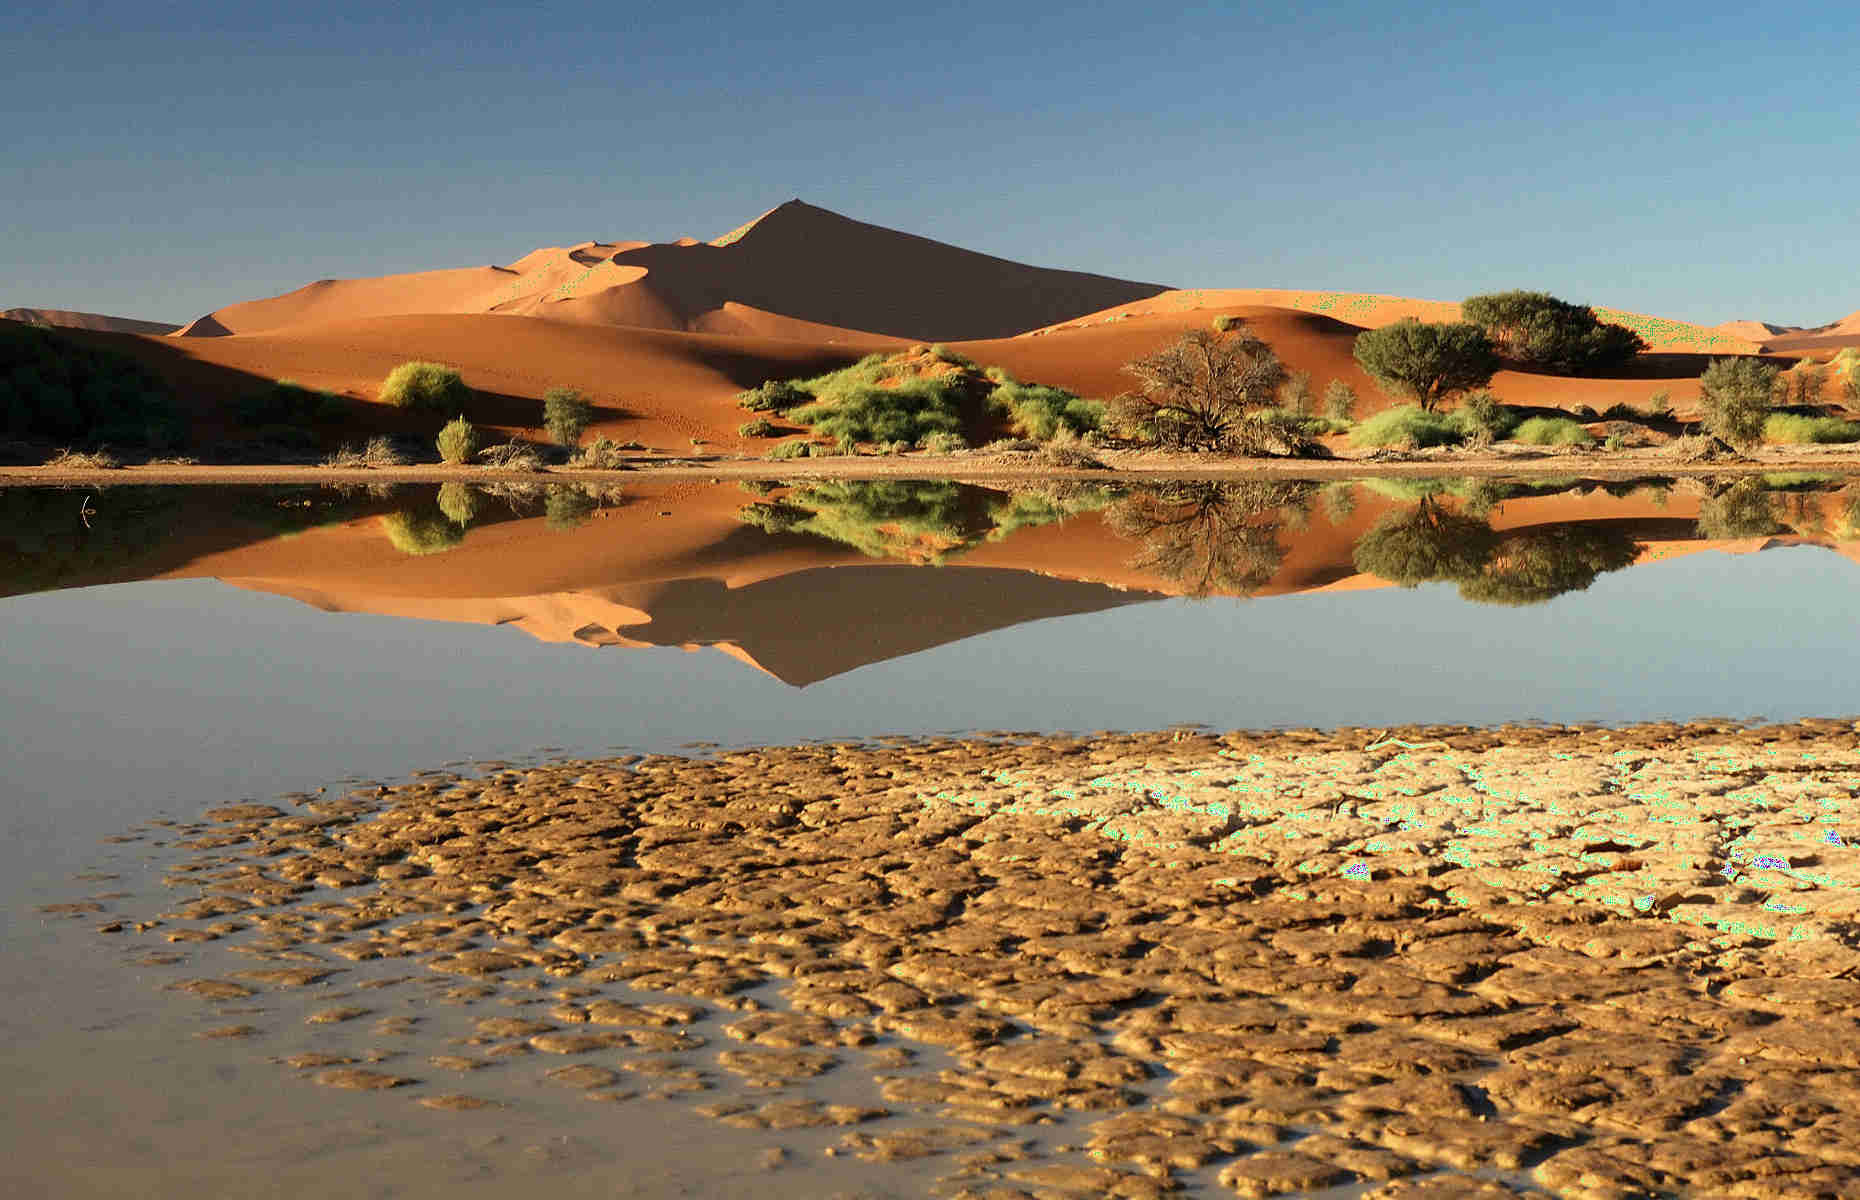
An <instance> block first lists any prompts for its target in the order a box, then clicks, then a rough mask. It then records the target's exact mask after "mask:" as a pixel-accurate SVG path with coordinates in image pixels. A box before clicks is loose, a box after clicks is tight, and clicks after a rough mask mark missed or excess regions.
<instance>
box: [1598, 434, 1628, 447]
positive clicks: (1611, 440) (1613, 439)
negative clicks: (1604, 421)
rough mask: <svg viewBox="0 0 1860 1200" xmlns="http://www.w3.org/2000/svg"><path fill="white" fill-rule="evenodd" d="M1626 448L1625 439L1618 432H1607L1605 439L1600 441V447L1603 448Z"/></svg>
mask: <svg viewBox="0 0 1860 1200" xmlns="http://www.w3.org/2000/svg"><path fill="white" fill-rule="evenodd" d="M1626 448H1627V439H1626V438H1624V437H1622V436H1621V435H1620V434H1618V433H1611V434H1609V435H1608V437H1607V439H1606V440H1604V441H1603V442H1602V449H1604V450H1624V449H1626Z"/></svg>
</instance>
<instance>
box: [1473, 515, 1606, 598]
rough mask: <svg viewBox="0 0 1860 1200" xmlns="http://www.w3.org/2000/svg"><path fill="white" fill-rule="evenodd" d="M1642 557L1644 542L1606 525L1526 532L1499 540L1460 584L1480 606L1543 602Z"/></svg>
mask: <svg viewBox="0 0 1860 1200" xmlns="http://www.w3.org/2000/svg"><path fill="white" fill-rule="evenodd" d="M1638 557H1640V545H1639V543H1637V542H1635V541H1634V539H1633V538H1631V537H1629V536H1627V535H1626V534H1625V533H1622V532H1620V531H1619V530H1617V529H1614V528H1611V527H1610V526H1607V525H1577V524H1571V525H1552V526H1550V527H1548V528H1545V529H1521V530H1518V531H1516V532H1513V533H1507V534H1504V535H1502V536H1501V537H1500V538H1499V539H1498V543H1497V545H1496V546H1495V547H1494V548H1493V550H1492V555H1491V557H1490V558H1488V559H1486V561H1485V565H1484V567H1483V568H1482V569H1481V570H1480V572H1479V573H1478V574H1477V575H1474V576H1472V577H1471V578H1469V579H1462V580H1461V581H1460V595H1462V596H1464V597H1466V598H1467V599H1468V600H1474V601H1477V602H1478V603H1480V604H1512V605H1524V604H1542V603H1543V602H1544V601H1546V600H1549V599H1552V598H1554V597H1556V596H1561V595H1562V594H1563V593H1564V592H1580V591H1582V590H1583V589H1584V588H1586V587H1588V586H1589V585H1590V584H1591V583H1594V582H1595V577H1596V576H1597V575H1600V574H1602V573H1604V572H1606V571H1619V570H1620V569H1621V568H1622V567H1625V566H1628V565H1630V564H1631V563H1633V561H1634V560H1635V559H1636V558H1638Z"/></svg>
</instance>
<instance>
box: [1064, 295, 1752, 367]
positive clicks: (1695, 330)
mask: <svg viewBox="0 0 1860 1200" xmlns="http://www.w3.org/2000/svg"><path fill="white" fill-rule="evenodd" d="M1257 305H1267V306H1270V307H1273V308H1292V309H1298V310H1300V311H1302V312H1311V313H1319V314H1321V315H1323V316H1327V317H1335V318H1337V319H1338V320H1340V321H1347V322H1349V323H1350V324H1352V325H1357V326H1361V327H1364V328H1370V329H1373V328H1377V327H1379V326H1383V325H1390V324H1393V323H1394V322H1396V321H1399V320H1401V319H1402V318H1404V317H1413V318H1415V319H1416V320H1418V321H1457V320H1459V319H1460V305H1459V302H1458V301H1457V300H1414V299H1410V298H1408V297H1405V296H1383V295H1377V294H1374V293H1371V292H1313V291H1294V290H1291V289H1286V288H1187V289H1181V290H1177V291H1170V292H1164V293H1161V294H1160V295H1157V296H1152V297H1150V298H1148V299H1145V300H1142V301H1137V302H1133V303H1129V304H1121V305H1115V306H1112V307H1110V308H1107V309H1105V310H1103V311H1101V312H1095V313H1090V314H1088V315H1086V316H1083V317H1078V318H1076V319H1074V320H1071V321H1066V322H1059V323H1057V324H1058V326H1059V327H1060V328H1063V327H1066V326H1069V325H1070V326H1079V325H1103V324H1108V323H1110V322H1112V321H1118V320H1126V319H1128V318H1129V317H1131V316H1137V315H1141V314H1148V313H1167V312H1205V313H1207V314H1208V315H1209V316H1210V317H1212V316H1214V315H1215V314H1217V313H1222V312H1225V311H1227V310H1228V309H1229V308H1233V307H1249V306H1257ZM1593 307H1594V309H1595V315H1596V316H1598V317H1600V318H1601V319H1602V320H1604V321H1610V322H1613V323H1615V324H1617V325H1626V326H1627V327H1628V328H1630V329H1632V330H1634V331H1635V332H1636V333H1638V334H1640V336H1641V337H1642V338H1643V339H1645V340H1646V342H1647V345H1648V347H1649V348H1650V349H1651V350H1653V351H1654V352H1656V353H1667V354H1754V353H1756V351H1757V343H1756V342H1754V341H1751V340H1749V339H1746V338H1743V337H1738V336H1733V335H1731V334H1727V333H1725V332H1723V330H1722V328H1707V327H1705V326H1703V325H1692V324H1689V323H1687V322H1685V321H1671V320H1668V319H1666V318H1665V317H1650V316H1646V315H1645V314H1642V313H1635V312H1629V311H1627V310H1626V309H1620V308H1609V307H1607V306H1606V305H1601V304H1597V305H1594V306H1593ZM1030 332H1031V333H1032V334H1045V333H1050V332H1053V330H1052V329H1051V328H1048V329H1039V330H1032V331H1030Z"/></svg>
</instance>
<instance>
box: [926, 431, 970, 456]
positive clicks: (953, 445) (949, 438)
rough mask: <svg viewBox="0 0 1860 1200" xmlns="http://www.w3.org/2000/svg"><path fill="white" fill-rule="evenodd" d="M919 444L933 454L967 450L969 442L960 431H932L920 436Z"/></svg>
mask: <svg viewBox="0 0 1860 1200" xmlns="http://www.w3.org/2000/svg"><path fill="white" fill-rule="evenodd" d="M917 446H918V448H919V449H921V450H928V451H929V452H930V453H932V454H954V453H956V452H957V451H959V450H967V449H968V448H969V443H968V442H967V441H965V440H964V439H963V437H962V435H961V434H959V433H932V434H929V435H927V436H925V437H921V438H918V439H917Z"/></svg>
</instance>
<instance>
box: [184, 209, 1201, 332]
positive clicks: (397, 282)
mask: <svg viewBox="0 0 1860 1200" xmlns="http://www.w3.org/2000/svg"><path fill="white" fill-rule="evenodd" d="M1163 290H1164V289H1163V288H1162V287H1160V286H1159V285H1155V284H1144V283H1133V282H1130V281H1127V280H1120V279H1111V278H1108V277H1106V276H1102V275H1090V274H1086V273H1083V272H1078V271H1061V270H1052V269H1048V268H1043V267H1033V266H1028V265H1025V264H1023V263H1016V262H1010V261H1008V260H1006V259H1001V258H995V257H993V256H991V255H986V254H978V253H975V252H974V251H970V250H963V249H961V248H959V247H956V246H949V245H945V244H943V243H941V242H934V241H931V240H930V239H928V238H921V237H917V236H915V235H912V234H908V233H900V232H897V231H896V230H891V229H885V228H883V227H881V226H877V225H868V224H866V223H864V222H862V221H855V220H852V219H850V218H848V217H842V216H840V215H838V214H837V213H832V212H828V211H827V210H826V209H822V208H815V207H813V206H812V205H808V204H803V203H802V202H801V201H799V200H792V201H789V202H788V203H786V204H783V205H781V206H780V207H778V208H775V209H771V210H770V211H769V212H767V213H765V214H763V215H762V216H761V217H759V218H757V219H756V220H755V221H752V222H750V223H749V224H748V225H745V226H743V227H741V228H739V229H737V230H734V231H732V232H731V233H729V234H726V235H725V236H724V237H722V238H718V239H717V240H716V241H714V242H699V241H697V240H696V239H694V238H681V239H679V240H678V241H676V242H671V243H664V244H656V245H655V244H648V243H643V242H583V243H581V244H580V245H577V246H571V247H566V248H564V247H549V248H545V249H540V250H535V251H532V252H530V253H529V254H526V255H524V256H523V257H522V258H519V259H518V260H516V261H515V262H514V263H512V264H510V265H509V266H506V267H498V266H488V267H462V268H457V269H452V270H439V271H422V272H417V273H414V274H407V275H386V276H381V277H378V278H372V279H344V280H328V279H326V280H321V281H319V282H317V283H313V284H310V285H308V286H307V287H302V288H299V289H297V290H296V291H294V292H289V293H286V294H285V295H282V296H274V297H272V298H270V299H265V300H253V301H248V302H245V303H242V304H233V305H229V306H227V307H226V308H221V309H216V310H214V311H213V312H212V313H209V314H207V316H206V317H203V318H201V319H200V320H199V321H197V322H195V323H194V324H192V325H190V326H188V327H187V328H186V329H184V330H182V331H181V336H187V337H193V336H223V334H224V333H234V334H241V333H262V332H269V331H275V330H280V329H284V328H287V327H291V326H296V325H301V324H307V323H325V322H331V321H348V320H355V319H360V318H365V317H380V316H395V315H407V314H431V313H489V312H497V313H506V314H511V315H518V316H542V317H550V318H553V319H556V320H564V321H582V322H588V323H592V324H603V325H640V326H645V327H647V328H653V329H674V330H700V329H702V330H716V331H719V332H737V331H738V329H739V327H740V326H741V324H742V322H743V321H744V319H745V318H744V317H743V315H742V314H741V313H740V312H733V311H732V308H733V306H734V307H736V308H748V309H756V310H761V311H762V312H763V313H766V314H774V315H779V316H781V317H786V318H789V319H791V320H793V321H796V322H803V323H807V324H811V325H815V326H823V325H824V326H832V327H835V328H836V329H840V330H846V331H853V330H865V331H871V332H876V333H881V334H887V335H890V336H894V337H903V338H912V339H917V340H923V341H934V340H953V339H958V338H978V337H1006V336H1008V335H1010V334H1014V333H1019V332H1021V331H1022V330H1025V329H1031V328H1034V327H1036V326H1040V325H1045V324H1050V323H1052V322H1054V321H1060V320H1065V319H1067V318H1070V317H1076V316H1078V315H1079V314H1081V313H1086V312H1091V311H1093V310H1096V309H1101V308H1104V307H1106V306H1108V305H1114V304H1120V303H1125V302H1128V301H1131V300H1136V299H1140V298H1142V297H1145V296H1152V295H1155V294H1157V293H1158V292H1161V291H1163ZM755 324H756V323H755V322H751V325H752V326H754V325H755ZM761 328H767V325H766V323H763V324H762V326H761ZM782 336H797V334H796V333H788V334H784V335H782ZM808 336H812V334H809V335H808Z"/></svg>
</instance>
